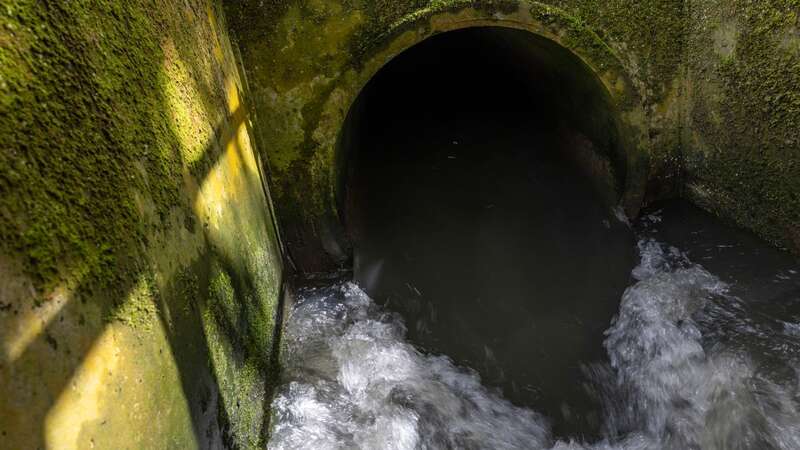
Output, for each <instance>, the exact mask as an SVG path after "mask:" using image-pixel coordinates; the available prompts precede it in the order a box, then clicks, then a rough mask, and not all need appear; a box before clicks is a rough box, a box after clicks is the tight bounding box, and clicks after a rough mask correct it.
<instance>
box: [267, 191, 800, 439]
mask: <svg viewBox="0 0 800 450" xmlns="http://www.w3.org/2000/svg"><path fill="white" fill-rule="evenodd" d="M634 228H635V230H636V236H637V240H638V243H637V244H636V249H637V250H638V264H637V265H636V266H635V267H634V268H633V270H632V271H631V274H630V284H629V286H628V288H627V289H625V291H624V293H623V294H622V298H621V302H620V303H619V310H618V312H617V314H616V315H615V317H614V318H613V319H612V320H611V321H610V323H608V324H607V329H606V331H605V333H604V338H603V342H602V347H603V349H604V352H605V355H604V356H601V357H599V358H598V359H597V360H583V361H580V363H579V365H580V367H581V372H582V374H581V375H580V376H578V377H576V378H575V379H565V380H562V384H563V385H564V386H576V385H577V386H580V387H581V390H582V391H584V392H585V393H586V396H587V397H589V398H592V399H594V400H595V401H596V402H597V403H598V404H599V405H600V408H601V410H602V415H601V417H600V419H599V422H600V425H599V426H600V431H599V433H598V434H597V436H594V437H592V438H587V437H586V436H584V435H577V436H569V435H557V434H555V433H554V432H553V425H554V423H553V419H552V418H551V417H548V416H546V415H544V414H542V413H540V412H538V411H537V408H536V405H535V404H530V405H527V407H522V406H518V405H515V404H513V403H512V402H511V401H509V400H508V399H506V398H504V396H503V392H502V389H501V388H500V387H498V386H497V385H492V384H493V383H492V384H484V383H482V380H481V376H480V375H479V374H478V372H476V371H475V370H473V369H471V368H469V367H466V366H463V365H460V364H457V363H455V362H454V361H453V360H451V359H450V358H448V356H446V355H441V354H434V353H431V352H428V351H425V350H421V349H420V346H415V345H414V344H412V343H411V342H410V341H409V340H408V339H407V337H406V331H407V330H406V326H405V324H404V320H403V317H401V315H400V314H398V313H396V312H392V311H391V310H390V309H387V308H386V307H385V306H380V305H377V304H376V303H375V302H374V301H373V300H372V299H371V298H370V297H369V296H368V295H367V294H366V293H365V292H364V291H363V290H362V289H361V288H359V287H358V286H357V285H356V284H354V283H352V282H346V281H341V282H331V283H329V284H328V285H327V286H317V287H309V288H305V289H302V290H301V291H300V292H299V293H298V299H297V302H296V304H295V305H294V306H293V309H292V311H291V313H290V314H289V316H288V318H287V322H286V329H285V336H284V339H285V341H284V342H285V350H284V352H283V356H282V357H283V364H284V368H285V373H284V383H283V384H282V386H281V387H280V388H279V389H278V393H277V396H276V398H275V400H274V402H273V406H272V409H273V424H272V434H271V440H270V442H269V448H271V449H272V448H274V449H653V450H655V449H800V273H798V270H799V268H798V266H797V264H796V261H795V260H793V259H792V258H791V257H789V256H787V255H785V254H782V253H780V252H777V251H774V250H772V249H769V248H767V247H765V246H764V245H762V244H760V243H758V242H757V241H756V240H755V239H753V238H752V237H749V236H747V235H746V234H744V233H740V232H737V231H733V230H731V229H728V228H726V227H725V226H723V225H720V224H718V223H716V222H714V221H713V220H712V219H710V218H708V217H706V216H704V215H703V214H702V213H700V212H697V211H696V210H694V209H693V208H692V207H690V206H687V205H685V204H682V203H676V204H672V205H668V206H667V207H666V208H665V210H664V211H657V212H654V213H651V214H649V215H646V216H645V217H644V218H643V219H642V220H641V221H640V223H638V224H635V225H634ZM585 282H591V281H590V280H586V281H585ZM495 300H497V301H498V302H500V301H502V298H498V299H495ZM518 345H520V346H524V348H526V349H527V350H528V352H529V356H528V358H529V359H530V360H531V361H530V363H531V364H536V361H537V355H538V354H539V353H538V352H537V349H536V348H531V345H530V343H519V344H518ZM537 345H548V343H546V342H540V343H538V344H537ZM570 389H571V388H570ZM570 389H566V388H565V392H566V391H570Z"/></svg>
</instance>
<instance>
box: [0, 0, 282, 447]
mask: <svg viewBox="0 0 800 450" xmlns="http://www.w3.org/2000/svg"><path fill="white" fill-rule="evenodd" d="M235 54H236V53H235V52H234V47H233V46H232V44H231V38H230V36H229V34H228V28H227V24H226V20H225V16H224V13H223V11H222V7H221V5H220V4H219V2H218V1H216V0H187V1H182V2H173V1H167V0H131V1H124V2H121V1H116V0H108V1H106V0H94V1H65V2H40V1H34V0H15V1H11V2H4V3H3V5H2V7H0V380H1V381H0V442H1V443H0V447H3V448H13V449H29V448H30V449H35V448H58V449H88V448H107V449H111V448H113V449H123V448H131V449H146V448H153V449H163V448H210V447H214V448H219V447H228V448H263V446H264V442H263V439H264V436H265V434H266V429H267V423H266V422H267V417H268V415H267V414H265V411H266V409H267V405H268V402H269V392H270V386H271V384H270V383H271V382H272V381H274V380H275V376H276V375H275V367H274V364H273V362H272V361H273V360H274V352H273V349H274V348H275V344H276V342H275V340H276V339H275V337H274V336H275V334H274V328H275V321H276V309H277V304H278V299H279V290H280V283H281V278H282V264H281V256H280V255H281V251H280V248H279V244H278V242H279V240H278V236H277V235H276V230H275V228H274V226H273V218H272V215H271V209H270V200H269V198H268V195H269V194H268V191H266V189H265V183H264V178H263V174H262V172H263V170H262V167H261V163H260V158H259V156H258V155H257V154H256V153H255V152H254V150H253V148H254V146H253V141H252V140H251V139H252V132H251V130H250V127H251V122H250V116H249V109H248V108H247V106H246V103H245V99H246V95H245V94H244V93H245V92H246V91H247V89H246V86H245V85H244V83H243V79H242V78H240V76H239V73H238V72H237V61H236V56H235Z"/></svg>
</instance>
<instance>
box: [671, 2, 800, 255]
mask: <svg viewBox="0 0 800 450" xmlns="http://www.w3.org/2000/svg"><path fill="white" fill-rule="evenodd" d="M688 4H689V9H690V13H689V14H688V16H687V17H688V18H689V20H688V26H687V45H686V47H687V51H686V70H687V75H686V79H687V80H686V87H685V100H686V114H685V135H684V139H683V147H684V150H683V151H684V158H685V170H686V183H687V184H686V193H687V195H688V196H689V197H690V198H692V199H693V200H694V201H695V202H697V203H698V204H700V205H702V206H704V207H705V208H707V209H709V210H711V211H714V212H715V213H717V214H718V215H720V216H722V217H725V218H729V219H731V220H733V221H734V222H736V223H738V224H740V225H742V226H745V227H748V228H750V229H752V230H754V231H756V232H757V233H758V234H760V235H761V236H762V237H763V238H765V239H767V240H769V241H771V242H773V243H775V244H776V245H779V246H781V247H786V248H789V249H791V250H793V251H795V252H796V253H800V1H797V0H766V1H748V0H725V1H722V0H690V1H689V2H688Z"/></svg>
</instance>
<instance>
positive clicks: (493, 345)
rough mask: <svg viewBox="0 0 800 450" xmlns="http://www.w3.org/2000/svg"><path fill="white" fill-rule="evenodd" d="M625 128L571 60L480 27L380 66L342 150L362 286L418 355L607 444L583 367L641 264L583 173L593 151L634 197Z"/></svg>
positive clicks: (523, 36) (347, 216) (544, 45)
mask: <svg viewBox="0 0 800 450" xmlns="http://www.w3.org/2000/svg"><path fill="white" fill-rule="evenodd" d="M613 117H614V115H613V111H612V109H611V108H610V106H609V105H608V101H607V97H606V94H605V91H604V90H603V88H602V87H601V85H600V84H599V82H598V81H597V80H596V78H595V77H594V75H593V74H592V73H591V72H590V71H589V70H588V68H587V67H586V66H585V65H583V64H582V63H581V62H580V60H578V59H577V58H576V57H574V56H573V55H572V54H571V53H570V52H569V51H567V50H565V49H563V48H562V47H560V46H558V45H556V44H554V43H552V42H550V41H548V40H545V39H543V38H540V37H537V36H534V35H532V34H530V33H527V32H523V31H518V30H510V29H501V28H473V29H467V30H461V31H454V32H449V33H444V34H441V35H437V36H435V37H432V38H430V39H428V40H426V41H424V42H422V43H421V44H419V45H417V46H415V47H413V48H411V49H410V50H408V51H406V52H404V53H403V54H401V55H399V56H398V57H397V58H395V59H394V60H393V61H392V62H391V63H389V64H388V65H387V66H386V67H384V68H383V69H382V70H381V71H380V72H379V73H378V74H377V75H376V76H375V77H374V78H373V80H372V81H371V82H370V83H369V84H368V86H367V87H366V88H365V89H364V91H363V92H362V94H361V95H360V97H359V98H358V100H357V101H356V103H355V105H354V106H353V108H352V109H351V111H350V113H349V116H348V120H347V123H346V125H345V128H344V130H343V134H342V138H341V149H340V150H341V154H342V155H345V156H344V157H343V163H342V164H343V166H342V167H343V169H342V172H343V173H344V174H346V177H343V185H342V187H341V191H342V192H343V195H342V196H341V197H342V200H341V201H342V205H340V206H341V210H343V211H344V222H345V224H346V228H347V231H348V233H349V235H350V238H351V240H352V243H353V247H354V276H355V278H356V280H357V281H358V282H359V283H360V284H361V285H362V286H363V287H364V288H365V289H366V290H367V291H368V293H369V294H370V295H371V296H373V297H374V298H375V299H376V300H377V301H378V302H382V303H388V305H389V307H390V308H392V309H394V310H396V311H398V312H400V313H401V314H403V315H404V317H405V319H406V323H407V324H408V328H409V330H408V331H409V336H410V338H411V339H412V341H414V342H415V343H416V344H417V345H419V346H420V347H421V348H424V349H425V350H428V351H432V352H436V353H444V354H447V355H449V356H451V357H452V358H454V359H455V360H456V361H457V362H458V363H461V364H464V365H468V366H470V367H472V368H474V369H476V370H478V371H479V372H480V373H481V375H482V377H483V379H484V381H485V383H486V384H487V385H490V386H495V387H497V388H499V389H501V390H502V391H503V393H504V395H505V396H506V397H507V398H509V399H510V400H512V401H513V402H515V403H517V404H521V405H527V406H532V407H534V408H536V409H537V410H539V411H543V412H545V413H546V414H547V415H548V416H549V417H550V418H551V419H552V420H553V422H554V425H555V427H554V429H555V432H556V433H557V434H570V435H571V436H575V433H577V434H578V435H584V436H587V437H590V436H593V435H595V434H596V433H597V431H598V427H599V425H600V424H599V417H600V412H599V411H597V410H596V409H597V407H596V404H595V402H594V401H593V399H592V398H591V396H590V395H588V394H587V393H586V391H585V389H584V387H583V385H582V374H581V370H582V369H581V366H582V364H585V363H590V362H592V361H594V360H598V359H600V358H602V355H603V349H602V341H603V331H604V329H605V328H607V327H608V325H609V323H610V321H611V318H612V316H613V315H614V313H615V312H616V310H617V306H618V302H619V299H620V296H621V294H622V292H623V290H624V288H625V287H626V286H627V284H628V281H629V273H630V270H631V268H632V266H633V264H634V258H635V251H634V248H635V246H634V242H633V236H632V234H631V232H630V230H629V229H628V228H627V226H625V225H624V224H622V223H621V222H619V221H618V220H617V219H616V218H615V216H614V214H613V212H612V208H611V205H610V204H609V203H610V200H609V198H608V193H607V192H606V191H604V190H603V188H602V187H601V186H603V183H602V181H600V182H598V180H597V179H596V178H595V177H594V175H593V173H592V172H591V171H587V170H586V167H587V164H586V163H585V159H586V158H585V156H586V152H587V151H590V152H591V153H592V154H593V155H595V156H593V158H600V159H603V158H605V160H607V161H608V167H609V170H610V171H613V173H614V175H613V176H612V177H611V179H612V180H613V183H612V184H614V188H617V189H618V188H619V186H620V185H621V183H623V182H624V163H623V161H624V156H623V155H622V154H621V151H620V149H619V148H618V147H619V146H618V145H617V134H616V127H615V125H614V120H613ZM587 149H588V150H587ZM597 155H599V156H597Z"/></svg>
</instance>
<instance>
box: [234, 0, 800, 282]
mask: <svg viewBox="0 0 800 450" xmlns="http://www.w3.org/2000/svg"><path fill="white" fill-rule="evenodd" d="M797 5H798V2H797V1H796V0H781V1H778V0H776V1H769V2H756V1H749V0H748V1H745V0H743V1H736V2H733V3H731V2H720V1H701V0H698V1H685V0H647V1H639V2H630V1H623V0H612V1H607V2H597V1H592V0H560V1H559V0H548V1H544V2H535V1H521V0H496V1H492V0H427V1H426V0H420V1H411V0H400V1H393V2H381V1H367V0H362V1H342V0H314V1H311V2H300V1H292V0H286V1H281V2H269V4H267V5H263V2H258V1H254V0H250V1H243V2H236V4H234V3H233V2H231V4H230V6H229V8H228V9H229V15H230V16H231V17H232V18H233V19H232V25H233V27H234V28H235V29H236V30H237V34H238V35H239V36H240V38H241V48H242V52H243V62H244V67H245V69H246V72H247V73H248V78H249V79H250V81H251V84H252V87H253V94H254V96H253V97H254V107H255V110H256V111H257V113H258V119H257V121H256V122H257V126H256V127H255V128H256V132H257V133H258V134H259V138H260V139H259V140H260V142H261V143H262V144H263V145H262V146H261V147H260V150H261V151H262V152H263V154H264V155H265V156H266V157H267V159H269V161H270V164H271V166H272V172H273V175H274V186H273V187H274V191H275V193H276V202H277V205H278V211H279V216H280V218H281V223H282V224H283V228H284V229H285V230H284V231H285V234H286V235H287V239H286V240H287V246H288V249H289V251H290V253H291V254H292V255H293V256H294V257H295V260H296V261H297V263H298V265H299V266H300V268H301V269H304V270H307V271H315V270H323V269H329V268H331V267H335V266H337V265H340V264H342V263H343V262H344V261H345V260H346V258H347V255H348V249H347V237H346V236H345V235H344V233H343V231H342V226H341V220H340V216H341V215H342V211H340V207H339V203H341V198H339V197H341V192H340V190H341V186H342V183H341V178H342V177H341V174H340V173H339V172H338V168H340V167H341V166H342V161H341V155H340V154H339V152H337V139H338V138H339V133H340V130H341V128H342V124H343V122H344V119H345V117H346V115H347V111H348V110H349V108H350V106H351V105H352V103H353V101H354V99H355V97H356V96H357V95H358V93H359V91H360V90H361V89H362V88H363V86H364V85H365V84H366V82H367V81H368V80H369V79H370V77H371V76H372V75H374V74H375V73H376V72H377V71H378V70H379V69H380V68H381V67H382V66H383V64H385V63H386V62H387V61H388V60H389V59H391V58H392V57H393V56H395V55H397V54H398V53H400V52H402V51H403V50H405V49H407V48H409V47H410V46H413V45H414V44H416V43H418V42H420V41H421V40H423V39H425V38H426V37H428V36H431V35H432V34H435V33H440V32H445V31H449V30H455V29H459V28H466V27H476V26H488V25H491V26H500V27H511V28H518V29H524V30H528V31H530V32H532V33H534V34H537V35H540V36H543V37H546V38H548V39H552V40H553V41H554V42H556V43H558V44H560V45H562V46H563V47H564V48H566V49H568V50H569V51H571V52H572V53H574V54H575V55H576V56H578V57H579V58H581V59H582V60H583V61H584V62H585V63H586V64H587V65H588V66H589V67H590V68H591V70H592V71H594V73H595V74H596V75H597V77H598V78H599V79H600V80H602V82H603V84H604V86H605V88H606V90H607V91H608V93H609V95H610V96H611V98H612V99H613V105H614V107H615V108H616V109H617V113H618V116H619V122H620V123H621V128H622V129H623V130H624V133H623V136H624V137H625V138H626V139H628V145H627V146H626V147H627V148H628V149H629V150H628V151H629V153H628V160H629V162H628V165H629V168H628V169H629V175H630V176H629V177H628V178H627V179H626V187H625V192H624V205H625V207H626V209H627V210H628V211H629V212H635V211H636V210H637V209H638V207H639V206H641V204H642V202H643V201H644V202H645V203H646V202H649V201H652V200H655V199H658V198H664V197H669V196H675V195H682V194H688V195H689V196H690V197H691V198H693V199H694V200H695V201H696V202H697V203H699V204H700V205H702V206H704V207H706V208H707V209H711V210H713V211H716V212H717V213H719V214H720V215H721V216H723V217H727V218H730V219H732V220H734V221H736V222H738V223H740V224H742V225H744V226H747V227H750V228H751V229H753V230H755V231H757V232H758V233H760V234H761V235H762V236H764V237H766V238H767V239H769V240H771V241H773V242H775V243H777V244H779V245H782V246H786V247H790V248H793V249H795V250H798V249H800V247H798V244H797V241H798V238H797V235H798V228H797V225H796V224H797V223H800V221H798V220H797V219H798V216H797V214H799V212H798V211H800V205H798V197H797V192H798V189H797V187H798V186H797V180H798V179H800V178H799V177H798V176H797V170H798V167H800V155H798V153H800V152H799V151H798V148H800V144H798V140H797V133H796V130H797V129H798V127H797V123H798V116H799V115H800V113H798V108H797V104H796V103H797V98H796V97H797V92H798V90H797V86H798V80H797V76H798V75H797V74H798V71H797V70H796V69H797V64H798V56H797V55H798V50H797V48H798V46H797V45H796V44H797V39H798V38H797V36H798V34H797V29H798V25H797V20H798V19H797V16H798V14H797V9H798V7H797ZM687 182H688V184H687ZM685 188H686V189H685Z"/></svg>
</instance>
